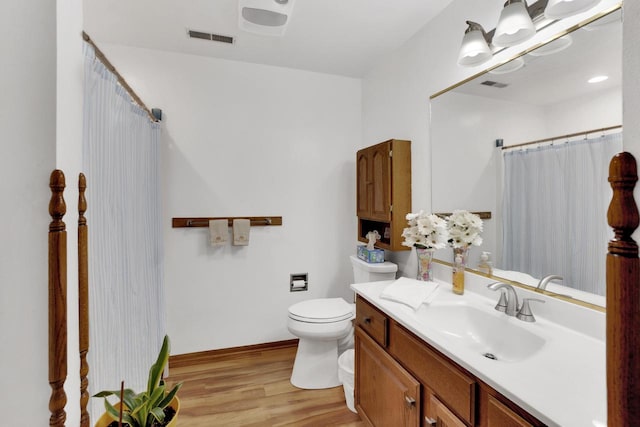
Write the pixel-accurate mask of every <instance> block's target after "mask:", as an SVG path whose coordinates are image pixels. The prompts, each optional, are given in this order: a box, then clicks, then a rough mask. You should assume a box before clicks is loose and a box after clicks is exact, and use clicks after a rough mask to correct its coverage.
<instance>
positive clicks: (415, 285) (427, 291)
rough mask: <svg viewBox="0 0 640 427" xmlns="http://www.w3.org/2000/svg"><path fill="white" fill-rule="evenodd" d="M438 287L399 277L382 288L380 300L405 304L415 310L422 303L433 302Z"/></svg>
mask: <svg viewBox="0 0 640 427" xmlns="http://www.w3.org/2000/svg"><path fill="white" fill-rule="evenodd" d="M438 286H439V285H438V284H437V283H435V282H427V281H421V280H414V279H409V278H407V277H401V278H399V279H398V280H396V281H395V282H393V283H391V284H389V285H388V286H387V287H386V288H384V290H383V291H382V293H381V294H380V298H384V299H388V300H390V301H395V302H399V303H402V304H406V305H408V306H409V307H411V308H413V309H414V310H417V309H418V308H419V307H420V306H421V305H422V304H423V303H429V302H431V301H432V300H433V298H434V297H435V295H436V291H437V290H438Z"/></svg>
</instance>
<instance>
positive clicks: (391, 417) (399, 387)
mask: <svg viewBox="0 0 640 427" xmlns="http://www.w3.org/2000/svg"><path fill="white" fill-rule="evenodd" d="M355 336H356V340H355V351H356V357H355V405H356V408H357V410H358V413H359V414H360V416H361V417H362V419H363V420H364V421H365V423H367V424H368V425H370V426H384V427H386V426H437V427H542V426H544V424H543V423H541V422H540V421H539V420H537V419H536V418H535V417H533V416H532V415H530V414H529V413H527V412H526V411H525V410H523V409H522V408H520V407H518V406H517V405H516V404H514V403H513V402H511V401H510V400H509V399H507V398H506V397H505V396H503V395H501V394H500V393H498V392H497V391H496V390H494V389H493V388H491V387H489V386H488V385H487V384H485V383H484V382H482V381H481V380H479V379H478V378H476V377H475V376H474V375H473V374H471V373H470V372H468V371H466V370H465V369H463V368H462V367H460V366H458V365H457V364H456V363H455V362H453V361H452V360H450V359H449V358H447V357H446V356H445V355H443V354H442V353H440V352H439V351H437V350H436V349H434V348H433V347H431V346H430V345H429V344H427V343H426V342H424V341H423V340H422V339H420V338H419V337H417V336H416V335H414V334H413V333H412V332H410V331H409V330H407V329H405V328H404V327H403V326H402V325H400V324H399V323H398V322H396V321H395V320H393V319H392V318H390V317H388V316H387V315H386V314H385V313H384V312H382V311H381V310H378V309H377V308H376V307H374V306H373V305H371V304H370V303H368V302H367V301H366V300H365V299H363V298H362V297H360V296H358V297H357V300H356V334H355Z"/></svg>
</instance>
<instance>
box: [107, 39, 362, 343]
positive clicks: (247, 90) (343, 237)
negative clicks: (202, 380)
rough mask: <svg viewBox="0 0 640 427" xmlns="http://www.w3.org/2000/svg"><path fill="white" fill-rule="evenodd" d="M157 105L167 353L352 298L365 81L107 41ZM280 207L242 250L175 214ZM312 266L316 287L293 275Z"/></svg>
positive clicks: (281, 333) (281, 323)
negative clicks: (211, 241) (310, 304)
mask: <svg viewBox="0 0 640 427" xmlns="http://www.w3.org/2000/svg"><path fill="white" fill-rule="evenodd" d="M101 48H104V52H105V54H106V55H107V56H108V57H109V58H110V60H111V61H112V62H113V63H114V64H115V66H116V67H117V68H118V70H119V71H120V72H121V73H122V74H123V75H124V77H125V79H127V81H129V82H130V84H131V85H132V86H133V87H134V88H136V91H137V92H138V94H139V95H140V96H141V98H142V99H144V100H145V102H146V103H147V104H148V105H149V106H150V107H159V108H162V110H163V114H164V117H165V122H164V129H163V139H164V141H163V144H164V151H163V156H164V159H163V163H164V164H163V175H164V182H163V187H164V213H165V214H164V216H165V218H164V223H165V264H166V268H165V272H166V276H165V281H166V290H167V292H166V295H167V316H168V318H167V327H168V333H169V334H170V336H171V338H172V344H173V353H174V354H180V353H187V352H195V351H203V350H210V349H218V348H227V347H233V346H241V345H250V344H257V343H264V342H271V341H278V340H284V339H290V338H293V336H291V335H290V334H289V333H288V331H287V329H286V318H287V307H288V306H289V305H290V304H292V303H294V302H297V301H300V300H303V299H309V298H314V297H316V298H319V297H325V296H343V297H345V298H349V299H351V298H352V293H351V292H350V291H349V284H350V283H351V277H352V274H351V266H350V263H349V255H350V254H352V253H354V252H355V247H354V246H355V243H354V240H355V234H356V222H355V152H356V148H357V147H358V146H359V145H360V129H361V124H360V117H361V101H360V97H361V87H360V80H358V79H351V78H344V77H336V76H330V75H323V74H316V73H310V72H304V71H298V70H291V69H284V68H276V67H270V66H263V65H256V64H247V63H240V62H234V61H227V60H218V59H211V58H204V57H198V56H191V55H180V54H174V53H166V52H158V51H151V50H145V49H134V48H127V47H123V46H114V45H105V46H101ZM261 215H275V216H282V217H283V222H284V225H283V226H282V227H252V229H251V243H250V245H249V246H248V247H232V246H230V245H227V246H225V247H223V248H212V247H211V246H209V245H208V238H207V236H208V235H207V232H208V230H207V229H206V228H197V229H184V228H183V229H172V228H171V224H170V221H171V218H172V217H185V216H220V217H226V216H261ZM304 272H307V273H309V287H310V290H309V291H308V292H297V293H290V292H289V274H291V273H304Z"/></svg>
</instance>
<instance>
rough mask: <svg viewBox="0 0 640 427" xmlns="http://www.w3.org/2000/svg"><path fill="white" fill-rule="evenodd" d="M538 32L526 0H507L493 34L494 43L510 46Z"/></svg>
mask: <svg viewBox="0 0 640 427" xmlns="http://www.w3.org/2000/svg"><path fill="white" fill-rule="evenodd" d="M535 34H536V28H535V26H534V25H533V20H532V19H531V16H529V12H528V11H527V5H526V3H525V2H524V0H507V2H506V3H505V4H504V9H502V12H500V19H499V20H498V25H497V26H496V33H495V35H494V36H493V44H494V46H498V47H509V46H514V45H516V44H518V43H521V42H523V41H525V40H529V39H530V38H531V37H533V36H534V35H535Z"/></svg>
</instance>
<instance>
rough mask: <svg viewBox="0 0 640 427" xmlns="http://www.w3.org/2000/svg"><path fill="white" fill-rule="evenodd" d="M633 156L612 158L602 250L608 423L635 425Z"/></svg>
mask: <svg viewBox="0 0 640 427" xmlns="http://www.w3.org/2000/svg"><path fill="white" fill-rule="evenodd" d="M637 181H638V174H637V167H636V161H635V159H634V157H633V156H632V155H631V154H629V153H620V154H617V155H616V156H614V157H613V159H612V160H611V163H610V165H609V182H610V183H611V188H612V189H613V197H612V199H611V204H610V205H609V210H608V212H607V220H608V222H609V225H610V226H611V227H612V228H613V231H614V238H613V239H612V240H611V241H610V242H609V253H608V254H607V394H608V397H607V399H608V401H607V403H608V404H607V413H608V414H607V424H608V425H610V426H620V427H626V426H629V427H630V426H640V286H639V278H640V269H639V266H640V264H639V260H638V245H637V244H636V242H635V241H634V240H633V239H632V238H631V235H632V234H633V232H634V230H635V229H636V228H637V227H638V221H639V219H638V207H637V206H636V202H635V200H634V197H633V190H634V187H635V184H636V182H637Z"/></svg>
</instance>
